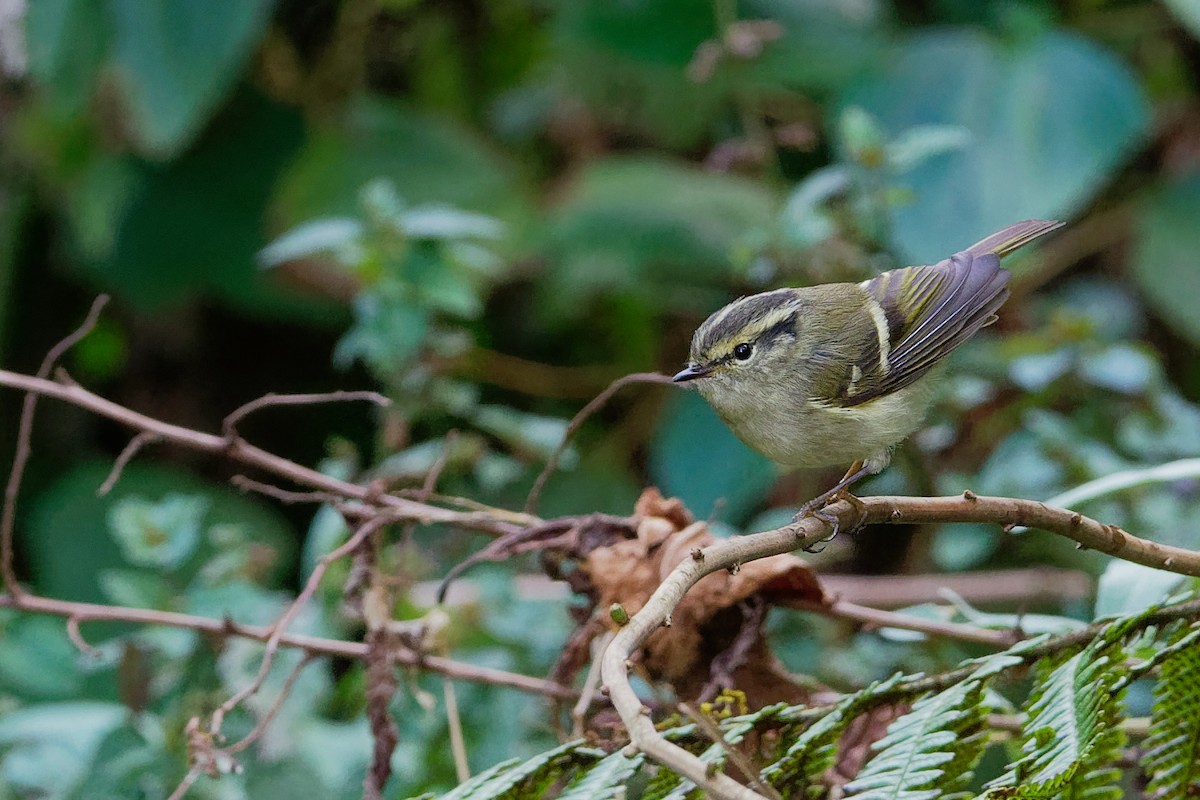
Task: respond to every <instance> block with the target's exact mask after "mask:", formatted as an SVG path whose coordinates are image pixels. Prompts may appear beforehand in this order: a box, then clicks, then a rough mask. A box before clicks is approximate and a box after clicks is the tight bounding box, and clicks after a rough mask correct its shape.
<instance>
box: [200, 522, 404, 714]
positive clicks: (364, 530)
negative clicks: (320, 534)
mask: <svg viewBox="0 0 1200 800" xmlns="http://www.w3.org/2000/svg"><path fill="white" fill-rule="evenodd" d="M394 521H395V520H393V519H392V518H390V517H388V516H386V515H380V516H378V517H376V518H375V519H373V520H371V521H369V522H366V523H364V524H363V525H362V526H360V527H359V529H358V530H357V531H356V532H355V533H354V535H353V536H351V537H350V538H349V539H347V540H346V541H345V542H343V543H342V544H341V545H340V546H339V547H336V548H334V549H333V550H330V551H329V552H328V553H326V554H325V555H324V556H322V557H321V560H320V561H318V562H317V565H316V566H315V567H313V571H312V572H311V573H310V574H309V576H308V580H307V581H306V582H305V584H304V588H303V589H301V590H300V594H298V595H296V599H295V600H293V601H292V603H291V605H289V606H288V607H287V608H286V609H285V610H284V612H283V614H281V615H280V617H279V619H278V620H276V622H275V624H274V625H272V626H271V635H270V636H268V637H267V642H266V649H265V651H264V652H263V658H262V663H261V664H260V665H259V668H258V674H257V675H256V676H255V677H254V680H253V681H251V682H250V683H249V684H247V685H246V686H244V687H242V688H241V690H239V691H238V692H236V693H235V694H234V695H233V696H231V697H230V698H229V699H228V700H226V701H225V702H224V703H222V704H221V705H219V706H217V709H216V710H215V711H213V713H212V717H211V718H210V722H209V726H208V730H209V733H211V734H212V735H214V736H216V735H217V734H219V733H220V731H221V725H222V723H223V722H224V720H225V715H226V714H228V713H229V712H230V711H232V710H233V709H235V708H237V707H238V705H239V704H240V703H241V702H242V701H243V700H245V699H246V698H247V697H249V696H250V695H252V694H254V693H255V692H257V691H258V690H259V689H260V688H261V687H262V685H263V682H264V681H265V680H266V679H267V675H268V673H269V672H270V671H271V664H272V663H273V662H274V660H275V653H276V652H277V651H278V650H279V642H280V639H281V638H282V636H283V634H284V630H285V629H286V628H287V626H288V625H290V624H291V622H292V620H293V619H295V618H296V615H297V614H299V613H300V609H301V608H303V607H304V605H305V604H306V603H307V602H308V599H309V598H310V597H312V595H313V593H314V592H316V590H317V586H318V585H319V584H320V583H321V578H322V577H324V575H325V570H327V569H328V568H329V565H330V564H332V563H333V562H334V561H337V560H338V559H340V558H342V557H343V556H346V555H349V554H350V553H351V552H352V551H353V550H354V548H356V547H358V546H359V544H361V543H362V542H363V541H365V540H366V538H367V537H368V536H370V535H371V534H372V533H374V532H375V531H377V530H379V529H380V528H382V527H383V526H385V525H388V524H390V523H392V522H394Z"/></svg>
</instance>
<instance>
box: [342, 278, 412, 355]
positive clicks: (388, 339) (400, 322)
mask: <svg viewBox="0 0 1200 800" xmlns="http://www.w3.org/2000/svg"><path fill="white" fill-rule="evenodd" d="M354 311H355V317H356V319H355V321H354V326H353V327H352V328H350V330H348V331H347V332H346V335H345V336H343V337H342V338H341V340H339V341H338V343H337V347H336V348H334V351H333V363H335V364H337V365H338V366H339V367H342V368H346V367H348V366H350V364H352V363H353V362H354V361H356V360H361V361H363V362H364V363H366V364H367V365H368V366H370V368H371V369H372V370H373V371H375V373H376V374H377V375H392V374H394V373H396V372H397V371H398V370H401V369H403V368H404V366H405V363H406V362H407V361H408V360H409V359H410V358H412V357H413V356H414V355H416V353H417V351H418V350H419V349H420V348H421V344H422V343H423V342H424V341H425V334H426V331H427V330H428V329H429V310H428V309H425V308H420V307H418V306H416V305H412V304H410V303H408V302H407V301H406V300H405V299H404V298H402V297H397V296H395V293H394V292H390V291H389V292H381V291H374V290H372V291H367V292H363V293H361V294H359V295H358V296H357V297H356V298H354Z"/></svg>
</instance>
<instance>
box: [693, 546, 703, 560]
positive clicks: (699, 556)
mask: <svg viewBox="0 0 1200 800" xmlns="http://www.w3.org/2000/svg"><path fill="white" fill-rule="evenodd" d="M692 560H693V561H701V562H702V561H704V551H703V550H701V549H700V548H699V547H694V548H692Z"/></svg>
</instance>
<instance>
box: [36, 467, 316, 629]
mask: <svg viewBox="0 0 1200 800" xmlns="http://www.w3.org/2000/svg"><path fill="white" fill-rule="evenodd" d="M111 469H112V464H111V463H110V462H109V461H86V462H83V463H81V464H79V465H77V466H76V467H75V468H73V469H71V470H69V471H67V472H65V473H64V474H62V475H61V476H60V477H58V478H57V479H56V480H55V481H53V482H52V483H50V484H49V485H47V486H46V487H45V488H44V489H42V491H41V492H39V493H38V494H36V495H33V496H32V497H31V498H30V500H31V502H30V503H29V506H28V512H27V515H26V517H25V520H24V524H22V525H21V526H20V527H19V529H18V534H19V536H20V548H21V551H22V552H23V553H24V554H25V557H26V558H27V559H28V563H29V571H30V575H31V576H32V577H33V586H34V588H35V589H36V591H37V592H38V593H39V594H43V595H46V596H49V597H58V598H62V599H65V600H78V601H83V602H96V603H103V602H108V598H107V597H106V596H105V595H104V593H103V592H102V591H101V589H100V576H101V575H102V574H104V572H105V571H106V570H108V569H114V568H116V569H126V568H128V567H129V564H128V562H127V561H126V560H125V558H124V554H123V547H122V545H120V544H118V543H117V541H116V540H115V539H114V538H113V536H112V535H111V533H110V530H109V528H108V525H107V522H106V519H107V517H108V514H109V511H110V509H112V508H113V507H114V506H115V505H116V504H117V503H118V502H120V501H121V500H122V499H123V498H126V497H131V496H132V497H140V498H152V499H158V498H162V497H166V496H168V495H172V494H175V495H200V496H203V497H204V498H205V499H206V500H207V502H208V503H209V512H208V514H207V515H206V517H205V521H206V523H207V524H208V525H210V526H216V525H225V524H236V525H240V526H242V527H243V529H244V530H246V531H248V532H250V533H251V534H252V537H253V539H254V542H255V543H256V547H257V549H258V557H259V559H260V561H259V567H258V569H259V570H260V571H261V570H263V569H266V570H268V572H267V574H264V575H262V580H263V581H264V582H270V581H272V580H278V579H279V578H280V576H281V572H282V570H283V569H286V568H287V565H288V564H289V563H291V562H290V561H289V559H290V558H291V551H292V550H293V549H294V547H295V545H294V543H293V542H294V534H293V533H292V531H291V528H290V526H289V525H288V522H287V520H286V519H285V518H284V517H283V516H282V515H281V514H280V512H279V511H278V510H277V509H276V508H274V507H272V506H271V505H269V504H267V503H265V502H263V501H261V500H259V499H257V498H254V497H251V496H248V495H245V494H243V493H241V492H237V491H234V490H232V489H227V488H224V487H217V486H211V485H209V484H206V483H205V482H204V481H201V480H199V479H197V478H196V477H194V476H193V475H191V474H189V473H187V472H184V471H182V470H175V469H171V468H169V467H165V466H161V465H153V464H150V463H148V462H137V461H135V462H134V463H132V464H129V465H128V466H127V467H126V468H125V471H124V472H123V473H122V475H121V480H120V481H118V482H117V485H116V486H115V487H114V488H113V490H112V492H111V493H110V494H109V495H108V496H107V497H97V496H96V487H98V486H99V485H100V484H101V483H103V482H104V479H105V478H106V477H107V475H108V473H109V471H110V470H111ZM212 554H213V551H212V549H211V545H210V544H209V543H207V542H201V543H200V546H199V548H198V549H197V552H196V555H195V557H194V558H193V559H191V560H190V561H189V562H188V563H187V564H186V565H185V567H184V568H182V569H181V570H180V572H179V574H180V576H181V577H182V578H184V579H187V578H188V577H190V574H191V572H192V571H194V570H196V569H199V568H200V566H201V564H202V562H203V561H204V560H205V559H206V558H208V557H210V556H211V555H212ZM95 624H96V625H97V626H101V627H102V626H104V625H105V624H106V623H95ZM89 630H91V628H90V627H89Z"/></svg>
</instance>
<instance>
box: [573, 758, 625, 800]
mask: <svg viewBox="0 0 1200 800" xmlns="http://www.w3.org/2000/svg"><path fill="white" fill-rule="evenodd" d="M645 758H646V757H645V755H644V754H642V753H638V754H636V755H635V756H634V757H633V758H627V757H626V756H625V755H623V754H622V753H621V752H620V751H617V752H615V753H613V754H612V755H610V756H608V757H606V758H603V759H601V760H600V762H599V763H597V764H594V765H591V766H588V767H585V768H583V769H582V770H581V771H580V774H579V775H578V776H577V777H576V778H575V779H574V780H572V781H571V783H570V784H568V785H567V788H566V789H564V790H563V792H562V794H560V795H559V796H558V800H623V798H624V797H625V786H626V784H627V783H628V781H629V778H630V777H631V776H632V775H633V773H635V772H637V769H638V767H640V766H641V765H642V762H643V761H644V760H645Z"/></svg>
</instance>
